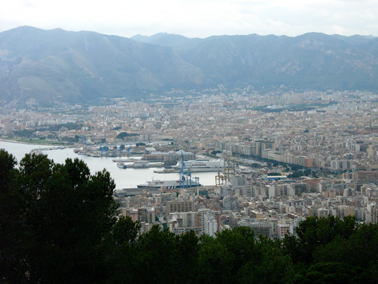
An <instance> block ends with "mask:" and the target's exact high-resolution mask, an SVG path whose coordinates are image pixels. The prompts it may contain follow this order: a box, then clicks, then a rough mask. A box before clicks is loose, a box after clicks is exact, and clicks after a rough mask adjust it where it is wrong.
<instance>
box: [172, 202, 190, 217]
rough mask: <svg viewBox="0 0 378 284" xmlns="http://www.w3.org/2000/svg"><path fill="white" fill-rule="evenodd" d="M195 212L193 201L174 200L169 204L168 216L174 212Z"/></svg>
mask: <svg viewBox="0 0 378 284" xmlns="http://www.w3.org/2000/svg"><path fill="white" fill-rule="evenodd" d="M191 211H195V207H194V201H193V200H174V201H168V202H167V215H169V214H170V213H174V212H191Z"/></svg>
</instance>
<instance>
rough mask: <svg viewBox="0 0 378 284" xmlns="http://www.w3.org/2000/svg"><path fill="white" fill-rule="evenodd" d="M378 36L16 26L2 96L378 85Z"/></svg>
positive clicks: (6, 52)
mask: <svg viewBox="0 0 378 284" xmlns="http://www.w3.org/2000/svg"><path fill="white" fill-rule="evenodd" d="M377 78H378V38H376V37H366V36H360V35H355V36H350V37H345V36H340V35H326V34H321V33H308V34H304V35H301V36H297V37H288V36H274V35H268V36H259V35H256V34H251V35H243V36H241V35H235V36H212V37H208V38H204V39H200V38H187V37H184V36H181V35H173V34H167V33H159V34H156V35H153V36H141V35H137V36H134V37H132V38H124V37H119V36H111V35H104V34H99V33H95V32H88V31H81V32H69V31H64V30H62V29H54V30H41V29H37V28H33V27H28V26H24V27H19V28H15V29H12V30H8V31H5V32H1V33H0V100H1V101H2V102H7V103H9V102H13V103H14V104H22V103H25V102H27V101H30V100H32V101H35V102H37V103H39V104H40V105H55V104H59V103H61V102H68V103H78V102H88V101H92V100H95V99H97V98H99V97H105V98H108V97H127V98H130V99H139V98H143V97H144V96H146V94H150V93H162V92H164V91H166V90H171V89H172V88H175V89H181V90H191V89H201V88H202V89H203V88H208V87H214V86H217V85H219V84H223V85H225V86H229V87H235V86H242V85H246V84H248V85H252V86H253V87H254V88H255V89H258V90H262V89H265V90H266V89H275V88H280V87H281V88H282V87H284V88H287V89H296V90H310V89H311V90H325V89H334V90H369V91H377V90H378V80H377Z"/></svg>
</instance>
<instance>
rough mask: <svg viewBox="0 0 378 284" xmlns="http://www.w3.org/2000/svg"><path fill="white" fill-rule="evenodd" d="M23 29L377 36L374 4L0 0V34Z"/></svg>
mask: <svg viewBox="0 0 378 284" xmlns="http://www.w3.org/2000/svg"><path fill="white" fill-rule="evenodd" d="M24 25H27V26H33V27H37V28H41V29H55V28H62V29H64V30H68V31H81V30H87V31H95V32H99V33H103V34H108V35H119V36H124V37H132V36H134V35H137V34H141V35H147V36H150V35H153V34H156V33H159V32H167V33H173V34H180V35H184V36H186V37H200V38H205V37H209V36H211V35H247V34H258V35H268V34H275V35H287V36H297V35H301V34H304V33H307V32H322V33H326V34H340V35H345V36H350V35H354V34H360V35H374V36H378V0H263V1H260V0H235V1H230V0H228V1H226V0H132V1H131V0H123V1H122V0H106V1H105V0H64V1H61V0H0V32H2V31H5V30H9V29H13V28H16V27H19V26H24Z"/></svg>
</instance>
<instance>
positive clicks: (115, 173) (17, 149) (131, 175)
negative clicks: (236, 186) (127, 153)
mask: <svg viewBox="0 0 378 284" xmlns="http://www.w3.org/2000/svg"><path fill="white" fill-rule="evenodd" d="M0 148H1V149H5V150H6V151H7V152H8V153H10V154H12V155H13V156H15V158H16V159H17V162H19V161H20V160H21V159H22V158H23V157H24V156H25V154H28V153H30V152H31V151H32V150H35V149H41V152H42V153H43V154H46V155H47V156H48V158H49V159H52V160H53V161H54V162H55V163H64V162H65V160H66V159H75V158H78V159H80V160H83V161H84V162H85V163H86V164H87V166H88V168H89V169H90V171H91V174H94V173H96V172H98V171H102V170H103V169H106V170H107V171H108V172H109V173H110V176H111V177H112V178H113V179H114V182H115V184H116V189H123V188H136V187H137V185H140V184H145V183H146V182H147V181H151V180H177V179H179V173H168V174H158V173H154V170H156V168H148V169H133V168H126V169H120V168H118V167H117V163H115V162H113V160H114V159H116V158H114V157H99V158H96V157H89V156H85V155H78V154H76V153H74V151H73V148H64V149H59V147H57V146H48V145H33V144H25V143H18V142H11V141H0ZM132 158H134V157H132ZM126 165H127V164H126ZM215 175H217V173H216V172H206V173H193V175H192V177H199V181H200V184H202V185H215Z"/></svg>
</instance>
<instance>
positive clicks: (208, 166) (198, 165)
mask: <svg viewBox="0 0 378 284" xmlns="http://www.w3.org/2000/svg"><path fill="white" fill-rule="evenodd" d="M184 164H185V169H187V170H188V171H189V172H191V173H198V172H217V171H222V170H223V168H224V161H223V160H212V161H209V160H189V161H185V162H184ZM172 168H173V169H175V170H181V168H182V162H181V161H179V162H178V163H177V164H176V165H175V166H173V167H172Z"/></svg>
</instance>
